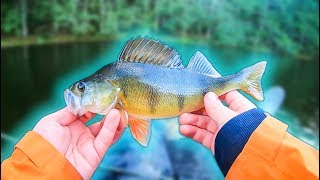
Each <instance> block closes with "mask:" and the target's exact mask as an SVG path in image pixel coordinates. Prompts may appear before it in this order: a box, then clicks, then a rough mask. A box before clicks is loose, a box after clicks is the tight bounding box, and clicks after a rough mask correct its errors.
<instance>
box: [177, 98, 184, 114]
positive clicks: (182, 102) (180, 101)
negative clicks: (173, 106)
mask: <svg viewBox="0 0 320 180" xmlns="http://www.w3.org/2000/svg"><path fill="white" fill-rule="evenodd" d="M184 101H185V97H184V96H178V107H179V111H181V110H182V108H183V107H184Z"/></svg>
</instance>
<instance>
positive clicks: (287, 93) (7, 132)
mask: <svg viewBox="0 0 320 180" xmlns="http://www.w3.org/2000/svg"><path fill="white" fill-rule="evenodd" d="M163 41H165V40H163ZM125 43H126V40H119V41H116V42H105V43H101V42H100V43H70V44H55V45H43V46H29V47H16V48H6V49H1V145H2V146H1V155H2V156H1V161H3V160H4V159H5V158H7V157H8V156H9V155H10V154H11V152H12V150H13V147H14V144H15V143H16V142H17V141H18V140H19V139H20V138H21V137H22V136H23V135H24V134H25V133H26V132H27V131H29V130H32V128H33V126H34V125H35V124H36V123H37V122H38V121H39V120H40V119H41V118H42V117H43V116H45V115H47V114H49V113H52V112H54V111H56V110H57V109H59V108H62V107H64V106H65V102H64V99H63V91H64V89H66V88H67V87H69V86H70V85H71V84H72V83H74V82H75V81H77V80H79V79H82V78H84V77H86V76H88V75H90V74H92V73H94V72H95V71H96V70H98V69H99V68H101V67H102V66H104V65H106V64H108V63H111V62H114V61H116V59H117V58H118V56H119V54H120V52H121V50H122V47H123V46H124V44H125ZM169 45H171V46H172V47H175V48H176V50H177V51H178V52H179V53H180V54H181V57H182V59H183V63H184V64H185V65H187V63H188V61H189V59H190V57H191V56H192V55H193V54H194V53H195V52H196V50H200V51H202V52H203V54H205V55H206V56H207V58H208V59H209V60H210V61H211V62H212V64H213V65H214V66H215V67H216V69H217V70H218V71H219V72H220V73H221V74H222V75H228V74H232V73H236V72H237V71H240V70H241V69H242V68H244V67H247V66H249V65H252V64H254V63H256V62H258V61H260V60H267V61H268V65H267V69H266V71H265V75H264V76H263V79H262V85H263V89H264V91H265V92H270V93H269V94H268V96H266V99H265V101H264V102H262V103H258V102H257V101H254V100H253V99H252V98H251V97H249V98H250V100H253V102H254V103H255V104H257V105H258V107H260V108H262V109H265V110H266V111H268V110H269V111H272V113H271V114H272V115H273V116H275V117H277V118H279V119H281V120H282V121H284V122H285V123H287V124H288V125H289V131H290V132H291V133H292V134H293V135H295V136H296V137H298V138H300V139H302V140H304V141H305V142H307V143H309V144H311V145H313V146H315V147H316V148H318V147H319V143H318V136H317V134H318V132H319V123H318V122H319V100H318V99H319V83H318V82H319V66H318V65H319V61H318V60H310V61H302V60H299V59H288V58H281V57H277V56H275V55H271V54H270V53H268V54H265V53H258V52H250V51H244V50H237V49H228V48H225V49H221V48H210V47H208V46H206V45H199V44H193V45H187V44H181V43H178V42H170V43H169ZM275 86H276V87H278V88H280V89H281V90H282V91H281V92H282V94H280V93H273V92H280V91H271V90H270V91H268V90H269V89H272V88H273V87H275ZM282 98H283V102H282V101H280V100H279V99H282ZM278 101H279V102H278ZM272 107H277V108H275V109H272ZM271 109H272V110H271ZM99 117H100V116H98V117H97V118H95V119H94V120H93V121H97V120H98V118H99ZM155 124H159V125H154V126H155V127H157V126H159V127H160V126H162V125H161V123H158V122H157V123H155ZM153 128H154V127H153ZM154 131H157V129H155V130H154ZM128 134H129V132H128V131H126V133H125V135H124V136H125V137H126V136H128ZM155 134H156V133H155ZM159 136H161V133H160V135H159ZM128 138H129V139H130V138H131V137H128ZM122 139H125V138H122ZM153 139H155V140H153ZM156 139H157V138H154V137H153V136H152V137H151V142H150V143H151V144H155V145H154V146H152V147H158V146H159V143H160V142H161V143H165V142H162V141H160V140H159V142H158V140H156ZM160 139H161V138H160ZM153 141H154V142H153ZM156 141H157V143H156ZM164 141H165V140H164ZM168 142H170V143H171V144H170V143H169V145H167V146H166V147H167V150H163V152H166V153H167V156H168V161H169V159H171V160H173V161H176V162H179V161H178V160H179V157H176V156H173V155H172V154H174V152H172V151H170V149H171V150H172V149H180V150H181V146H182V145H181V144H185V143H184V142H188V143H189V144H192V146H194V147H196V148H197V149H199V148H200V149H201V148H202V147H201V146H199V145H198V144H197V143H194V142H192V141H191V140H188V139H185V138H182V139H180V140H174V141H168ZM126 143H127V141H125V140H120V142H119V143H117V144H116V145H115V147H112V148H111V149H113V150H111V154H113V157H114V158H116V157H117V156H116V154H117V153H119V152H120V151H118V150H117V149H121V148H123V147H125V146H126ZM161 143H160V144H161ZM179 144H180V145H179ZM134 147H135V149H137V148H138V149H139V148H140V149H141V148H142V147H141V146H138V145H137V146H135V145H134ZM168 147H169V150H168ZM150 149H152V148H150ZM182 149H183V148H182ZM203 149H204V148H203ZM146 151H147V150H146ZM183 151H185V152H187V151H188V149H186V148H185V149H184V150H183ZM190 151H192V150H190ZM204 151H205V150H204ZM112 152H113V153H112ZM188 152H189V151H188ZM149 153H150V154H151V153H152V150H150V151H149ZM189 153H191V152H189ZM111 156H112V155H111ZM205 156H212V155H211V154H210V152H209V151H208V152H207V151H205V152H204V155H203V157H205ZM180 159H181V158H180ZM193 161H196V160H193ZM150 162H156V161H150ZM211 162H213V163H215V160H214V158H211V159H210V160H209V164H210V163H211ZM181 163H183V162H181ZM107 164H108V163H107ZM109 165H110V163H109V164H108V166H109ZM208 166H210V165H208ZM166 167H170V168H169V169H171V171H173V172H172V173H173V174H175V175H176V176H179V173H177V172H176V171H175V169H179V168H177V167H180V166H179V163H178V164H176V165H174V163H171V164H170V165H168V166H166ZM213 169H214V171H216V170H217V167H215V168H213ZM165 172H166V173H169V172H170V171H169V170H168V171H165ZM172 173H171V174H172ZM169 174H170V173H169ZM97 176H98V175H97ZM215 177H216V178H217V177H220V178H221V174H219V173H218V175H216V176H215Z"/></svg>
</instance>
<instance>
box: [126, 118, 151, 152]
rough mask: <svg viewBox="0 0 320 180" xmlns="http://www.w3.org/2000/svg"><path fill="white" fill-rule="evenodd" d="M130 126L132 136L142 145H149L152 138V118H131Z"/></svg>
mask: <svg viewBox="0 0 320 180" xmlns="http://www.w3.org/2000/svg"><path fill="white" fill-rule="evenodd" d="M128 122H129V126H130V130H131V134H132V136H133V137H134V138H135V139H136V140H137V141H138V142H139V143H140V144H141V145H142V146H147V145H148V142H149V139H150V132H151V129H150V124H151V121H150V120H143V119H137V118H129V121H128Z"/></svg>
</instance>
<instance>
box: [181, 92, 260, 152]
mask: <svg viewBox="0 0 320 180" xmlns="http://www.w3.org/2000/svg"><path fill="white" fill-rule="evenodd" d="M220 100H222V101H224V102H225V103H226V104H227V106H224V105H223V104H222V102H221V101H220ZM204 105H205V110H204V111H198V112H194V113H184V114H182V115H181V116H180V118H179V123H180V124H181V126H180V132H181V134H183V135H184V136H187V137H190V138H192V139H193V140H195V141H197V142H199V143H201V144H203V145H204V146H205V147H207V148H208V149H210V150H211V151H212V153H213V154H214V142H215V139H216V136H217V134H218V132H219V130H220V129H221V128H222V127H223V125H224V124H226V123H227V122H228V121H229V120H230V119H232V118H233V117H235V116H237V115H239V114H241V113H243V112H245V111H248V110H250V109H253V108H255V107H256V106H255V105H254V104H253V103H252V102H250V101H249V100H248V99H247V98H245V97H244V96H243V95H241V94H240V93H239V92H238V91H236V90H235V91H231V92H229V93H226V94H225V95H223V96H220V99H219V98H218V97H217V96H216V95H215V94H214V93H213V92H209V93H207V94H206V95H205V97H204Z"/></svg>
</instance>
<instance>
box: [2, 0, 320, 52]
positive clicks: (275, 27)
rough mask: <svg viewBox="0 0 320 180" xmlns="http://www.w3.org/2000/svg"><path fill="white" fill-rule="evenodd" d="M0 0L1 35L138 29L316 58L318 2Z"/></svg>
mask: <svg viewBox="0 0 320 180" xmlns="http://www.w3.org/2000/svg"><path fill="white" fill-rule="evenodd" d="M22 2H26V1H23V0H22V1H21V0H20V1H13V2H12V1H1V35H2V36H4V37H6V36H16V35H18V36H19V35H22V25H21V24H22V22H23V19H22V15H23V13H25V14H27V18H26V20H25V21H27V25H28V32H29V34H33V35H40V36H43V35H54V34H71V35H99V34H103V35H117V34H118V33H126V32H132V31H133V30H137V29H149V30H150V31H156V32H165V33H166V34H169V35H174V36H183V37H189V36H194V37H202V38H204V39H206V40H207V41H209V42H210V43H211V44H212V45H223V46H235V47H240V48H262V49H269V50H273V51H277V52H278V53H284V54H287V55H294V56H299V55H301V54H302V55H305V54H308V55H309V56H311V57H313V58H314V57H318V56H319V53H318V51H317V49H319V41H318V39H319V18H318V14H319V9H318V6H319V2H318V1H315V0H310V1H299V0H283V1H271V0H261V1H247V0H231V1H218V0H175V1H172V0H139V1H138V0H94V1H91V0H65V1H63V0H44V1H27V10H25V11H26V12H21V7H22V4H21V3H22Z"/></svg>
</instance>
